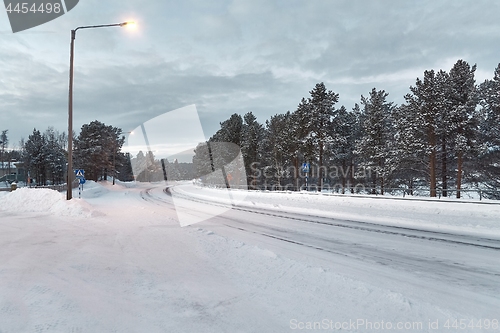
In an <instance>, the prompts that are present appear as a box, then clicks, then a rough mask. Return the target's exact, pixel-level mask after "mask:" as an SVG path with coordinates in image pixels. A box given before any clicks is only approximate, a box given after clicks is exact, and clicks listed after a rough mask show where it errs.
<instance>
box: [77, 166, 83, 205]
mask: <svg viewBox="0 0 500 333" xmlns="http://www.w3.org/2000/svg"><path fill="white" fill-rule="evenodd" d="M75 176H76V178H78V199H81V198H82V192H83V184H85V170H83V169H76V170H75Z"/></svg>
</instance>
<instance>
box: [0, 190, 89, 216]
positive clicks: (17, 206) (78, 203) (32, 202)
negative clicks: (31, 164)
mask: <svg viewBox="0 0 500 333" xmlns="http://www.w3.org/2000/svg"><path fill="white" fill-rule="evenodd" d="M0 211H6V212H39V213H50V214H52V215H59V216H74V217H92V216H94V215H95V212H93V210H92V208H91V206H90V205H89V204H87V203H86V202H85V201H82V200H71V201H67V200H65V195H64V194H62V193H59V192H57V191H54V190H50V189H34V188H20V189H17V190H16V191H13V192H7V193H2V194H0Z"/></svg>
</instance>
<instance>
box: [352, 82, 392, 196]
mask: <svg viewBox="0 0 500 333" xmlns="http://www.w3.org/2000/svg"><path fill="white" fill-rule="evenodd" d="M388 95H389V94H388V93H386V92H385V91H384V90H379V91H377V90H376V89H375V88H373V89H372V91H371V92H370V97H369V98H366V97H364V96H361V104H362V105H363V106H364V109H363V117H362V119H363V122H362V124H361V127H362V136H361V138H360V140H358V142H357V145H356V152H357V154H358V155H359V156H360V157H361V158H362V166H363V167H364V168H367V169H368V170H370V171H371V177H372V185H373V188H372V193H373V194H375V193H376V187H377V183H380V193H381V194H384V187H385V185H386V181H387V180H388V177H389V176H390V174H391V173H392V171H393V170H392V168H391V166H392V164H389V163H387V162H388V161H389V160H390V158H391V151H392V148H391V144H392V142H391V140H390V133H391V130H392V129H391V126H392V120H391V112H392V109H393V103H392V102H387V101H386V98H387V96H388Z"/></svg>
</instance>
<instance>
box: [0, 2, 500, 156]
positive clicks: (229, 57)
mask: <svg viewBox="0 0 500 333" xmlns="http://www.w3.org/2000/svg"><path fill="white" fill-rule="evenodd" d="M499 13H500V1H495V0H491V1H481V0H474V1H468V0H460V1H411V0H391V1H389V0H385V1H375V0H370V1H368V0H363V1H362V0H358V1H353V0H347V1H338V0H283V1H274V0H227V1H225V0H217V1H210V2H209V1H206V0H184V1H164V0H161V1H160V0H151V1H138V0H120V1H118V0H106V1H102V0H80V3H79V4H78V5H77V6H76V7H75V8H74V9H73V10H72V11H70V12H69V13H67V14H65V15H64V16H62V17H60V18H58V19H55V20H53V21H51V22H48V23H46V24H44V25H41V26H38V27H36V28H33V29H30V30H26V31H23V32H19V33H16V34H13V33H12V32H11V29H10V25H9V21H8V18H7V14H6V12H5V11H4V10H0V112H1V118H0V130H3V129H8V130H9V136H10V141H11V144H10V147H13V146H15V145H17V143H18V141H19V140H20V139H21V137H24V138H27V137H28V135H29V134H30V133H31V132H32V131H33V128H34V127H36V128H37V129H40V130H42V131H44V130H45V129H46V128H47V127H48V126H53V127H55V128H56V129H57V130H59V131H67V103H68V68H69V43H70V30H71V29H73V28H75V27H77V26H81V25H93V24H107V23H119V22H122V21H126V20H131V19H132V20H135V21H136V22H137V28H136V29H135V30H129V29H125V28H104V29H91V30H81V31H78V33H77V38H76V48H75V52H76V55H75V86H74V98H75V100H74V129H75V131H76V132H77V133H79V129H80V127H81V125H82V124H85V123H89V122H91V121H93V120H99V121H102V122H104V123H106V124H109V125H113V126H117V127H120V128H122V129H123V131H129V130H132V129H134V128H136V127H137V126H138V125H140V124H141V123H143V122H146V121H148V120H149V119H151V118H153V117H156V116H158V115H161V114H163V113H165V112H167V111H170V110H174V109H177V108H181V107H184V106H187V105H190V104H195V105H196V107H197V110H198V112H199V115H200V118H201V123H202V126H203V128H204V131H205V135H206V136H207V137H209V136H210V135H212V134H213V133H214V132H215V131H216V130H217V129H218V128H219V122H221V121H223V120H225V119H227V118H228V117H229V116H230V115H231V114H233V113H239V114H241V115H243V114H244V113H246V112H248V111H252V112H253V113H254V114H255V115H256V116H257V119H258V120H259V121H260V122H265V120H266V119H268V118H269V117H270V116H271V115H274V114H277V113H284V112H286V111H288V110H290V111H293V110H295V109H296V107H297V105H298V103H299V102H300V100H301V98H302V97H307V96H308V95H309V91H310V90H311V89H312V88H313V87H314V85H315V84H316V83H318V82H324V83H325V85H326V87H327V88H328V89H330V90H333V91H334V92H336V93H339V94H340V102H339V103H338V106H339V107H340V106H341V105H345V107H346V108H347V109H349V110H350V109H351V108H352V107H353V106H354V103H356V102H359V100H360V96H361V95H365V96H366V95H367V94H368V92H369V91H370V90H371V89H372V88H374V87H375V88H377V89H384V90H386V91H387V92H388V93H389V97H388V98H389V100H390V101H393V102H395V103H396V104H401V103H403V101H404V100H403V96H404V95H405V94H406V93H407V92H408V91H409V89H408V88H409V86H410V85H413V84H414V83H415V79H416V78H417V77H422V75H423V71H424V70H426V69H435V70H439V69H444V70H449V69H450V68H451V67H452V66H453V64H454V63H455V62H456V61H457V60H458V59H464V60H466V61H468V62H469V63H470V64H475V63H476V64H477V66H478V70H477V74H476V79H477V82H482V81H483V80H485V79H487V78H492V77H493V71H494V69H495V67H496V66H497V65H498V64H499V63H500V43H499V40H498V36H500V20H499V19H498V15H499Z"/></svg>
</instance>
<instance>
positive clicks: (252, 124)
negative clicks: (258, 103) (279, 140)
mask: <svg viewBox="0 0 500 333" xmlns="http://www.w3.org/2000/svg"><path fill="white" fill-rule="evenodd" d="M243 119H244V124H243V127H242V131H241V135H242V138H241V152H242V154H243V159H244V163H245V170H246V174H247V183H248V184H250V185H251V188H256V186H257V174H258V173H257V170H256V169H255V167H253V168H252V163H258V161H259V160H260V156H259V153H260V145H261V142H262V139H263V136H264V129H263V127H262V125H261V124H260V123H259V122H257V118H256V117H255V116H254V115H253V113H252V112H248V113H247V114H245V115H244V116H243ZM254 165H255V164H254Z"/></svg>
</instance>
